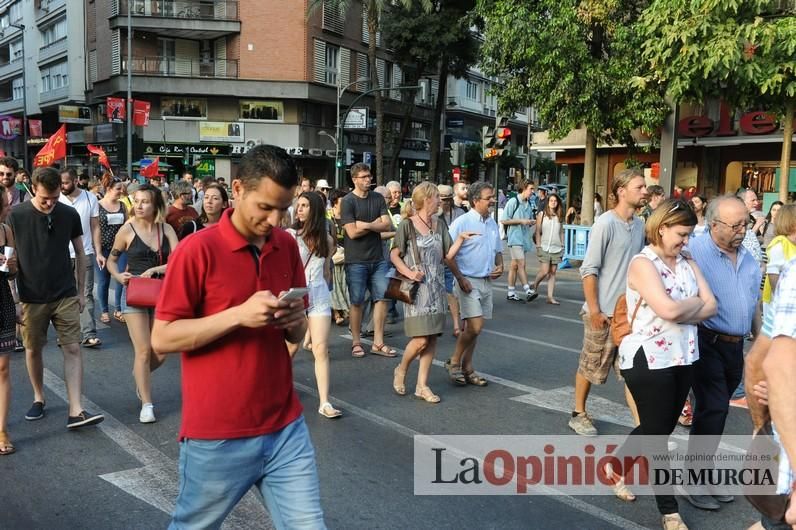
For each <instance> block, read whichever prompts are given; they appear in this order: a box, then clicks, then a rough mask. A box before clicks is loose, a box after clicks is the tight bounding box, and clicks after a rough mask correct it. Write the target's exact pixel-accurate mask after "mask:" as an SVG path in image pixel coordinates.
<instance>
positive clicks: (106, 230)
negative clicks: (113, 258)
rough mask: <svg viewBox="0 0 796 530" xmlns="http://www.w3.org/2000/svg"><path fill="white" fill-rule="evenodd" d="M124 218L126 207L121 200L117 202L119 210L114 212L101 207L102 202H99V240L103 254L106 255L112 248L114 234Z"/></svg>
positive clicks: (120, 226) (125, 216)
mask: <svg viewBox="0 0 796 530" xmlns="http://www.w3.org/2000/svg"><path fill="white" fill-rule="evenodd" d="M126 220H127V209H126V208H125V207H124V204H122V203H121V202H119V210H118V211H116V212H109V211H108V210H106V209H105V208H103V206H102V203H99V225H100V240H101V241H102V253H103V254H104V255H106V256H107V255H108V253H109V252H110V251H111V249H112V248H113V241H114V240H115V239H116V234H118V233H119V230H120V229H121V228H122V226H124V222H125V221H126Z"/></svg>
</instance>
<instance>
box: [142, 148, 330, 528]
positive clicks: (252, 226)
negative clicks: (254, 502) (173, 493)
mask: <svg viewBox="0 0 796 530" xmlns="http://www.w3.org/2000/svg"><path fill="white" fill-rule="evenodd" d="M297 184H298V175H297V172H296V167H295V165H294V163H293V160H292V159H291V158H290V156H288V154H287V153H286V152H285V151H284V150H283V149H281V148H278V147H273V146H266V145H261V146H257V147H255V148H254V149H252V150H250V151H249V152H248V153H246V155H245V156H244V157H243V159H242V160H241V163H240V166H239V170H238V177H237V178H236V179H235V180H234V181H233V182H232V192H233V195H234V197H235V209H234V210H233V209H229V210H227V211H226V212H225V213H224V215H223V216H222V217H221V220H220V221H219V222H218V223H217V224H215V225H213V226H211V227H209V228H206V229H204V230H201V231H200V232H197V233H196V234H195V235H194V236H192V237H190V238H188V239H186V240H185V241H184V242H183V243H181V244H180V246H179V247H178V249H177V250H176V251H175V252H174V254H173V255H172V256H171V257H170V259H169V271H168V274H167V275H166V280H165V283H164V285H163V288H162V291H161V295H160V299H159V301H158V305H157V309H156V314H155V324H154V327H153V329H152V346H153V348H154V349H155V350H156V351H159V352H174V351H179V352H182V427H181V429H180V440H181V444H180V493H179V496H178V498H177V503H176V507H175V510H174V517H173V520H172V523H171V526H170V528H172V529H177V528H218V527H219V526H221V523H222V522H223V521H224V519H225V518H226V516H227V514H228V513H229V512H230V511H231V510H232V509H233V508H234V507H235V505H236V504H237V503H238V501H239V500H240V498H241V497H242V496H243V495H244V494H245V493H246V492H247V491H248V490H249V488H251V486H253V485H254V486H257V488H259V489H260V492H261V493H262V495H263V498H264V499H265V504H266V506H267V508H268V510H269V512H270V514H271V518H272V519H273V521H274V524H275V525H276V527H277V528H306V529H320V528H325V525H324V521H323V512H322V510H321V506H320V494H319V490H318V474H317V468H316V465H315V451H314V449H313V446H312V442H311V440H310V437H309V432H308V430H307V426H306V424H305V423H304V417H303V415H302V408H301V405H300V403H299V401H298V398H297V397H296V392H295V390H294V389H293V373H292V365H291V360H290V356H289V355H288V352H287V348H286V347H285V340H288V341H290V342H293V343H296V342H298V341H299V340H301V339H302V338H303V337H304V332H305V330H306V319H305V317H304V307H305V306H304V301H303V300H301V299H297V300H293V301H286V300H279V296H280V295H281V293H283V292H285V291H287V290H288V289H290V288H291V287H304V286H305V285H306V283H305V279H304V270H303V264H302V262H301V258H300V257H299V251H298V247H297V246H296V243H295V241H294V240H293V238H292V237H290V235H288V234H287V233H286V232H284V231H283V230H281V229H280V228H278V226H279V224H280V220H281V218H282V216H283V215H284V214H285V212H286V211H287V208H288V206H290V203H291V201H292V199H293V190H294V188H295V187H296V185H297Z"/></svg>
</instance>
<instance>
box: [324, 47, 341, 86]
mask: <svg viewBox="0 0 796 530" xmlns="http://www.w3.org/2000/svg"><path fill="white" fill-rule="evenodd" d="M339 55H340V48H338V47H337V46H332V45H331V44H328V43H327V44H326V70H325V72H326V74H325V76H324V82H326V83H328V84H330V85H336V84H337V73H338V64H339V61H338V59H339Z"/></svg>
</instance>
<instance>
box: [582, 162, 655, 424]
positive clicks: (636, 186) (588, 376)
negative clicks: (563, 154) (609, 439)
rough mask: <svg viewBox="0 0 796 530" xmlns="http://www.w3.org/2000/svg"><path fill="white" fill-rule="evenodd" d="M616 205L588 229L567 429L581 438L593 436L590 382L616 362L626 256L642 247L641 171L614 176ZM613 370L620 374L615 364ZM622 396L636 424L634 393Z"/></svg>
mask: <svg viewBox="0 0 796 530" xmlns="http://www.w3.org/2000/svg"><path fill="white" fill-rule="evenodd" d="M611 193H613V195H614V197H615V198H616V206H615V207H614V208H613V209H612V210H609V211H607V212H605V213H604V214H603V215H601V216H600V217H598V218H597V220H596V221H595V222H594V225H593V226H592V228H591V236H590V239H589V246H588V247H587V249H586V256H585V258H584V259H583V265H581V267H580V276H581V278H582V279H583V293H584V295H585V297H586V303H585V304H584V305H583V309H582V310H581V313H580V314H581V318H582V319H583V349H582V350H581V353H580V360H579V361H578V372H577V374H576V375H575V410H573V411H572V417H571V418H570V420H569V427H570V428H571V429H572V430H573V431H575V432H576V433H578V434H580V435H582V436H597V429H596V428H595V427H594V423H593V422H592V419H591V416H589V415H588V414H587V413H586V400H587V399H588V397H589V391H590V390H591V385H593V384H594V385H602V384H605V381H606V380H607V379H608V372H609V371H610V370H611V366H612V365H614V364H615V361H616V353H617V348H616V345H615V344H614V342H613V338H612V337H611V330H610V328H611V319H612V318H613V315H614V307H615V306H616V300H617V299H618V298H619V296H620V295H622V294H625V288H626V286H627V269H628V267H629V266H630V260H631V259H632V258H633V256H635V255H636V254H638V253H639V252H641V249H642V248H644V223H643V222H642V221H641V219H639V218H638V217H637V216H636V215H635V211H636V209H637V208H639V207H641V206H644V204H646V200H647V186H646V184H645V182H644V174H643V173H641V172H640V171H638V170H631V169H626V170H624V171H622V172H620V173H619V174H618V175H616V176H615V177H614V180H613V185H612V189H611ZM614 371H615V372H616V374H617V377H619V369H618V365H617V366H614ZM625 399H627V404H628V406H629V407H630V412H631V413H632V414H633V418H634V419H636V423H637V424H638V419H637V418H638V414H637V412H636V404H635V402H634V401H633V396H631V395H630V392H629V391H628V389H627V387H625Z"/></svg>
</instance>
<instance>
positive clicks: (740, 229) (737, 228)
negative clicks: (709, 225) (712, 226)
mask: <svg viewBox="0 0 796 530" xmlns="http://www.w3.org/2000/svg"><path fill="white" fill-rule="evenodd" d="M713 222H714V223H720V224H723V225H724V226H726V227H727V228H729V229H730V230H732V231H733V232H743V231H745V230H746V221H741V222H740V223H736V224H734V225H730V224H727V223H725V222H724V221H722V220H720V219H714V220H713Z"/></svg>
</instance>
